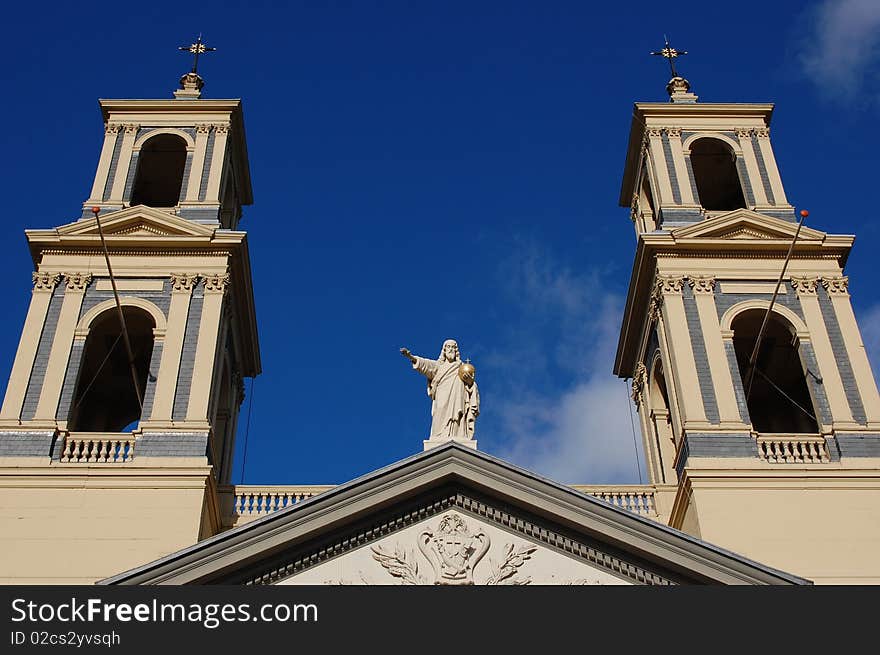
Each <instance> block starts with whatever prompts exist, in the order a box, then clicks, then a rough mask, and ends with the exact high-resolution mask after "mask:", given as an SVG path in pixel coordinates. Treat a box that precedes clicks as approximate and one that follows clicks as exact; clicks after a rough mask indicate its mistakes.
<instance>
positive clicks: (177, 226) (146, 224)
mask: <svg viewBox="0 0 880 655" xmlns="http://www.w3.org/2000/svg"><path fill="white" fill-rule="evenodd" d="M100 218H101V228H102V229H103V231H104V236H105V237H133V238H139V239H140V238H152V237H209V238H210V237H211V236H212V235H213V234H214V229H213V228H210V227H206V226H204V225H200V224H199V223H194V222H193V221H188V220H186V219H185V218H180V217H179V216H175V215H174V214H171V213H169V212H165V211H162V210H160V209H154V208H152V207H147V206H144V205H138V206H136V207H128V208H126V209H120V210H119V211H115V212H111V213H109V214H106V215H102V216H101V217H100ZM57 233H58V235H59V236H62V237H64V236H67V237H88V236H98V235H99V233H98V223H97V221H96V220H95V219H94V218H86V219H82V220H79V221H76V222H75V223H69V224H67V225H63V226H61V227H59V228H57Z"/></svg>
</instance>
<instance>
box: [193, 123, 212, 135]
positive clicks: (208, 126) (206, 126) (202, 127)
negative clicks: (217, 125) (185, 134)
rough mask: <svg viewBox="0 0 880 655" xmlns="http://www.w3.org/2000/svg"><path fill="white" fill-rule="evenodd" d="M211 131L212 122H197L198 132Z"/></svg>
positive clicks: (205, 132)
mask: <svg viewBox="0 0 880 655" xmlns="http://www.w3.org/2000/svg"><path fill="white" fill-rule="evenodd" d="M210 131H211V124H210V123H197V124H196V134H207V133H208V132H210Z"/></svg>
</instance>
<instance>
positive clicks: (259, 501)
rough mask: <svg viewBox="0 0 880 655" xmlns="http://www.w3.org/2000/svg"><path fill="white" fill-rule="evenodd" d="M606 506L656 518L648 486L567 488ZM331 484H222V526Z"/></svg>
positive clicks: (273, 509)
mask: <svg viewBox="0 0 880 655" xmlns="http://www.w3.org/2000/svg"><path fill="white" fill-rule="evenodd" d="M571 486H572V488H573V489H576V490H577V491H580V492H582V493H586V494H590V495H591V496H595V497H596V498H598V499H599V500H603V501H605V502H606V503H609V504H611V505H614V506H616V507H620V508H621V509H625V510H628V511H630V512H633V513H635V514H639V515H641V516H645V517H647V518H651V519H655V520H656V519H658V512H657V505H656V502H655V488H654V487H653V486H648V485H605V486H595V485H590V486H586V485H571ZM332 488H333V485H308V486H304V485H290V486H286V485H284V486H282V485H261V486H256V485H224V486H221V487H220V488H219V490H218V491H219V494H220V499H221V507H222V511H223V525H224V527H227V528H231V527H237V526H239V525H244V524H245V523H250V522H251V521H253V520H255V519H258V518H260V517H263V516H266V515H268V514H271V513H272V512H277V511H278V510H281V509H284V508H286V507H290V506H292V505H295V504H297V503H301V502H302V501H304V500H308V499H309V498H312V497H313V496H317V495H318V494H320V493H323V492H325V491H327V490H328V489H332Z"/></svg>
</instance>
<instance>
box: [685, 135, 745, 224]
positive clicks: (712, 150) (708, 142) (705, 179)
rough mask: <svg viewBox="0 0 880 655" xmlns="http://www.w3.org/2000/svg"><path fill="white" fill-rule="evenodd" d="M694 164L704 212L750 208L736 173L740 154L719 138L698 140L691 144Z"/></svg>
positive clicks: (692, 163) (695, 177) (692, 162)
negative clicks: (737, 154)
mask: <svg viewBox="0 0 880 655" xmlns="http://www.w3.org/2000/svg"><path fill="white" fill-rule="evenodd" d="M691 165H692V166H693V169H694V179H695V181H696V183H697V193H698V194H699V196H700V204H701V205H702V206H703V209H707V210H709V211H730V210H733V209H739V208H740V207H745V206H746V201H745V198H744V197H743V190H742V185H741V184H740V181H739V175H738V174H737V172H736V155H735V154H734V153H733V150H731V148H730V146H728V145H727V144H726V143H724V142H723V141H720V140H719V139H712V138H708V137H707V138H703V139H697V140H696V141H694V143H693V145H691Z"/></svg>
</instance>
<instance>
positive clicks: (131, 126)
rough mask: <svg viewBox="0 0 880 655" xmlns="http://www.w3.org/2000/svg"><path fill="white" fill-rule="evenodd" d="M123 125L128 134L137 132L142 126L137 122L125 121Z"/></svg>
mask: <svg viewBox="0 0 880 655" xmlns="http://www.w3.org/2000/svg"><path fill="white" fill-rule="evenodd" d="M123 127H124V128H125V133H126V134H137V132H138V130H139V129H140V128H141V126H140V125H138V124H137V123H125V125H123Z"/></svg>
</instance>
